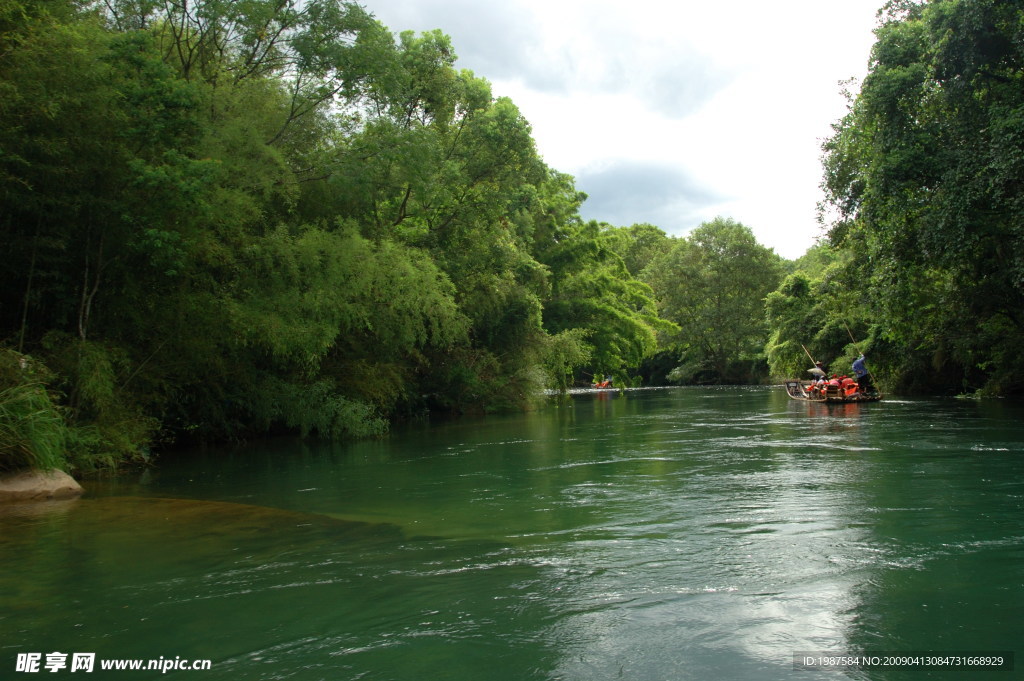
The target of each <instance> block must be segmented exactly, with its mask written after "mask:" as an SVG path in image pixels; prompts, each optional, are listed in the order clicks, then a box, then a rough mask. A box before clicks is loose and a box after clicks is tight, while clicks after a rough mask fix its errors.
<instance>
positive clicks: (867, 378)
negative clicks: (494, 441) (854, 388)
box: [853, 352, 871, 393]
mask: <svg viewBox="0 0 1024 681" xmlns="http://www.w3.org/2000/svg"><path fill="white" fill-rule="evenodd" d="M853 373H854V375H855V376H857V385H858V387H859V388H860V391H861V392H862V393H864V392H867V391H868V390H870V389H871V374H870V372H868V368H867V366H866V365H865V364H864V353H863V352H862V353H861V354H860V357H858V358H857V359H855V360H853Z"/></svg>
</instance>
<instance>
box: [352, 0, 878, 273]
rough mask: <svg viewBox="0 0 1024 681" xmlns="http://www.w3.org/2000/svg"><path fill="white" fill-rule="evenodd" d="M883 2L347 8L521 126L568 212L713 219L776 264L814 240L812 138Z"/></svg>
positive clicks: (575, 1) (816, 195) (820, 133)
mask: <svg viewBox="0 0 1024 681" xmlns="http://www.w3.org/2000/svg"><path fill="white" fill-rule="evenodd" d="M883 2H884V0H779V1H777V2H767V1H766V0H731V1H730V0H724V1H722V2H707V0H704V1H702V2H696V1H694V0H676V1H675V2H668V1H666V0H632V1H631V2H622V1H621V0H620V1H617V2H612V1H611V0H498V1H497V2H492V1H490V0H363V1H360V2H359V4H361V5H363V6H365V7H366V8H367V9H368V10H369V11H370V12H372V13H373V14H374V15H375V16H376V17H377V18H378V19H379V20H380V21H381V22H383V23H384V24H385V25H386V26H387V27H388V28H389V29H391V30H392V31H393V32H395V33H398V32H400V31H403V30H415V31H424V30H430V29H435V28H439V29H441V30H442V31H444V32H445V33H447V34H448V35H450V36H451V38H452V43H453V46H454V48H455V52H456V53H457V54H458V55H459V60H458V62H457V64H456V66H457V67H458V68H465V69H470V70H472V71H473V72H474V73H475V74H476V75H478V76H481V77H483V78H486V79H487V80H489V81H490V82H491V84H492V86H493V90H494V94H495V96H508V97H510V98H511V99H512V100H513V101H514V102H515V103H516V104H517V105H518V106H519V109H520V110H521V111H522V112H523V115H524V116H525V117H526V119H527V120H528V121H529V122H530V124H531V125H532V127H533V137H534V139H535V140H536V142H537V148H538V150H539V152H540V154H541V156H543V158H544V160H545V162H546V163H547V164H548V165H549V166H551V167H553V168H555V169H557V170H559V171H562V172H565V173H569V174H571V175H573V176H575V177H576V186H577V188H578V189H580V190H581V191H584V192H586V193H587V194H588V195H589V197H590V198H589V199H588V200H587V202H586V203H585V204H584V206H583V209H582V213H583V217H584V218H587V219H590V218H594V219H598V220H603V221H606V222H609V223H611V224H614V225H621V226H628V225H631V224H634V223H638V222H648V223H651V224H654V225H657V226H658V227H661V228H662V229H663V230H665V231H666V232H668V233H669V234H675V235H679V236H682V235H684V234H686V233H687V232H688V231H689V230H691V229H693V228H694V227H697V226H698V225H700V223H701V222H703V221H705V220H710V219H712V218H714V217H715V216H718V215H721V216H725V217H731V218H734V219H736V220H739V221H740V222H742V223H744V224H745V225H747V226H748V227H750V228H751V229H752V230H753V231H754V234H755V235H756V236H757V238H758V240H759V241H760V242H761V243H762V244H764V245H765V246H769V247H771V248H774V249H775V251H776V252H777V253H779V254H780V255H782V256H784V257H786V258H796V257H799V256H800V255H802V254H803V253H804V251H806V250H807V248H809V247H810V246H811V245H813V243H814V240H815V238H816V237H817V236H819V234H820V228H819V226H818V224H817V222H816V219H815V207H816V204H817V202H818V201H819V199H820V196H821V195H820V190H819V189H818V185H819V184H820V182H821V161H820V156H821V142H822V141H823V140H824V139H825V138H826V137H828V136H829V135H830V133H831V127H830V126H831V124H832V123H833V122H834V121H836V120H838V119H839V118H840V117H842V115H843V114H844V113H845V111H846V101H845V99H844V98H843V97H842V95H841V94H840V91H841V88H840V85H839V82H840V81H843V80H847V79H849V78H862V77H863V76H864V73H865V71H866V67H867V63H868V57H869V52H870V49H871V45H872V44H873V41H874V35H873V33H872V29H873V28H874V27H875V13H876V11H877V9H878V7H879V6H881V4H883Z"/></svg>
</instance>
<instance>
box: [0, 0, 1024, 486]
mask: <svg viewBox="0 0 1024 681" xmlns="http://www.w3.org/2000/svg"><path fill="white" fill-rule="evenodd" d="M877 36H878V41H877V44H876V46H875V48H874V51H873V53H872V55H871V61H870V70H869V74H868V76H867V77H866V78H865V80H864V81H863V83H861V84H860V88H859V92H856V93H854V92H851V93H850V106H849V113H848V114H847V115H846V117H845V118H843V120H841V121H839V122H838V123H837V124H836V126H835V133H834V135H833V136H832V138H831V139H830V140H828V141H827V143H826V144H825V147H824V165H825V179H824V184H823V186H824V188H825V190H826V193H827V200H826V202H825V204H823V206H822V215H823V220H824V222H825V223H826V224H827V226H828V233H827V236H826V237H825V238H824V239H823V241H822V243H820V244H819V245H818V246H815V247H814V248H812V249H811V250H810V251H809V252H808V253H807V254H806V255H805V256H804V257H802V258H801V259H800V260H798V261H796V262H789V261H785V260H783V259H782V258H780V257H779V256H777V255H776V254H775V253H774V252H773V251H772V250H771V249H768V248H766V247H764V246H762V245H760V244H759V243H757V241H756V239H755V238H754V236H753V233H752V231H751V230H750V229H749V228H748V227H747V226H745V225H743V224H740V223H738V222H736V221H734V220H731V219H728V218H718V219H716V220H712V221H710V222H707V223H705V224H702V225H700V226H695V227H696V228H695V229H694V230H693V231H691V232H690V233H689V234H687V235H686V236H684V237H675V236H669V235H667V234H665V232H663V231H662V230H661V229H659V228H658V227H657V226H654V225H647V224H637V225H632V226H629V227H621V226H613V225H608V224H603V223H599V222H595V221H584V220H582V219H581V217H580V213H579V209H580V206H581V204H582V202H583V201H585V200H586V196H585V195H584V194H583V193H581V192H580V191H578V190H577V188H576V186H575V184H574V179H573V178H572V177H571V176H568V175H566V174H564V173H561V172H558V171H557V170H556V169H553V168H550V167H548V166H546V165H545V163H544V162H543V160H542V157H541V155H540V153H539V152H538V150H537V148H536V146H535V143H534V140H533V138H532V136H531V130H530V125H529V123H528V121H526V120H525V119H524V117H523V116H522V114H521V113H520V112H519V110H518V109H517V108H516V106H515V104H514V103H513V102H512V101H510V100H509V99H507V98H500V97H498V98H496V97H494V96H493V95H492V92H491V88H490V85H489V83H488V82H487V80H485V79H484V78H481V77H479V76H477V75H475V74H473V73H471V72H469V71H466V70H458V69H456V68H455V63H456V51H455V46H453V45H452V44H451V41H450V40H449V38H448V37H447V36H446V35H445V34H444V33H442V32H441V31H433V32H428V33H423V34H420V35H416V34H413V33H411V32H404V33H400V34H394V33H392V32H391V31H390V30H389V29H388V28H387V27H385V26H383V25H381V24H380V23H379V22H378V21H376V20H375V19H374V17H373V16H371V15H370V14H368V13H367V12H366V11H365V10H364V9H363V8H361V7H360V6H359V5H357V4H350V3H346V2H339V1H338V0H307V1H303V2H299V1H298V0H247V1H246V2H232V1H230V0H192V1H191V2H176V1H174V0H107V1H106V2H102V3H96V2H88V1H79V2H76V1H74V0H35V1H32V0H0V234H2V240H3V241H2V243H3V247H4V253H5V257H4V258H3V259H0V465H3V466H4V467H19V466H24V465H40V466H58V467H62V468H65V469H78V470H85V469H89V468H95V467H99V466H113V465H117V464H118V463H122V462H133V461H134V462H142V461H146V460H149V459H150V458H151V457H152V456H153V452H155V451H156V450H157V449H159V448H161V447H165V446H167V445H169V444H171V443H188V442H200V441H202V442H218V441H239V440H244V439H247V438H251V437H255V436H261V435H264V434H270V433H279V432H297V433H301V434H303V435H306V434H312V435H316V436H321V437H331V438H347V437H364V436H370V435H374V434H379V433H382V432H384V431H385V430H386V429H387V427H388V424H389V423H391V422H393V421H395V420H396V419H404V418H413V417H416V416H418V415H422V414H425V413H430V412H439V411H440V412H450V413H482V412H487V411H493V410H501V409H521V408H527V407H529V406H530V405H531V404H532V403H534V402H535V401H536V400H538V398H539V397H540V396H542V395H543V391H544V389H546V388H547V389H557V388H562V389H564V388H567V387H569V386H572V385H579V384H588V383H589V382H590V381H591V380H592V379H593V378H594V377H605V376H610V377H614V379H615V381H616V385H620V386H621V385H629V384H641V383H642V384H661V383H668V382H672V383H749V382H759V381H766V380H769V379H770V378H771V377H773V376H774V377H782V376H787V375H800V374H802V373H803V372H804V371H805V370H806V368H807V366H808V361H807V358H806V355H805V352H804V350H803V347H801V346H806V347H809V348H813V350H814V352H815V353H816V355H817V356H818V357H820V358H822V359H825V360H826V361H827V362H829V363H831V364H832V366H834V367H837V368H839V369H840V370H842V368H843V367H844V366H848V365H849V362H850V361H851V360H852V359H853V357H854V356H855V355H856V354H857V353H859V352H860V351H864V352H865V353H867V354H868V356H869V358H870V360H871V362H872V365H873V368H874V370H875V373H876V376H877V377H878V378H879V379H880V380H881V381H882V382H883V385H885V386H886V388H887V389H889V390H893V391H912V390H918V391H933V392H934V391H942V392H972V391H976V390H984V391H988V392H991V393H996V394H1005V393H1012V392H1015V391H1017V390H1018V389H1019V388H1020V381H1019V380H1018V379H1016V375H1017V373H1018V372H1016V371H1015V368H1017V367H1018V365H1022V364H1024V349H1022V347H1021V344H1020V343H1019V342H1018V341H1017V339H1018V338H1019V335H1020V328H1019V323H1020V321H1021V313H1022V310H1021V294H1022V291H1024V288H1022V287H1024V256H1022V255H1021V249H1020V245H1021V244H1020V243H1019V242H1020V240H1021V235H1022V231H1021V230H1022V227H1021V225H1020V223H1019V221H1018V220H1017V219H1016V218H1015V216H1016V215H1019V214H1020V213H1021V210H1022V207H1024V206H1022V205H1021V204H1020V201H1021V190H1022V187H1024V185H1022V180H1024V89H1022V87H1021V85H1022V73H1021V66H1022V64H1024V53H1022V51H1024V11H1022V10H1020V9H1018V8H1016V6H1015V3H1003V2H996V1H995V0H987V1H986V0H935V1H933V2H926V3H920V4H918V3H912V2H893V3H890V4H889V5H887V6H886V8H885V9H884V10H883V11H882V13H881V14H880V22H879V28H878V30H877Z"/></svg>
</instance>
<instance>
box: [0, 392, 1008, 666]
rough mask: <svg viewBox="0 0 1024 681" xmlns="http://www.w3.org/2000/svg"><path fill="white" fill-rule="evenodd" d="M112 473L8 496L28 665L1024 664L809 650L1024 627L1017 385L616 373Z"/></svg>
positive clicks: (1003, 634)
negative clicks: (48, 501)
mask: <svg viewBox="0 0 1024 681" xmlns="http://www.w3.org/2000/svg"><path fill="white" fill-rule="evenodd" d="M86 486H87V488H88V489H89V493H88V495H87V496H86V497H85V498H83V499H81V500H78V501H76V502H70V503H67V504H61V505H57V506H56V507H54V508H51V509H50V510H48V511H47V512H41V511H38V510H37V511H32V512H29V511H18V512H11V511H10V510H9V509H8V510H7V512H6V513H4V514H3V515H0V594H3V595H2V596H0V600H2V601H3V605H2V609H0V647H2V649H3V653H2V655H0V677H2V678H33V676H35V675H33V674H31V673H16V665H17V664H18V660H19V659H21V660H23V661H24V660H25V659H26V658H25V654H27V653H40V654H42V662H41V663H40V664H45V662H46V654H48V653H54V652H57V653H62V654H66V655H69V656H70V655H71V654H73V653H95V654H96V660H114V659H145V660H150V659H158V660H160V661H161V662H162V661H172V660H173V661H177V662H180V661H182V660H186V661H191V660H210V668H209V669H208V670H204V671H194V670H175V669H171V670H170V671H169V672H168V673H166V674H162V673H160V672H153V671H150V672H145V671H136V672H133V671H103V670H101V669H100V666H99V662H97V663H96V668H95V670H94V672H93V673H91V674H86V673H82V672H81V671H77V672H71V670H70V657H69V668H66V669H58V671H57V672H56V673H52V674H51V673H48V672H47V671H46V669H42V668H41V671H40V673H39V675H45V677H46V678H65V677H71V678H76V677H77V676H84V677H85V678H101V679H102V678H112V679H126V680H130V679H133V678H134V679H142V678H178V679H196V680H197V681H203V680H207V681H208V680H212V679H218V680H220V679H232V680H235V679H238V680H241V679H245V680H246V681H258V680H270V679H294V680H296V681H314V680H319V679H324V680H330V681H335V680H339V681H340V680H349V679H361V680H381V681H383V680H394V681H412V680H423V681H427V680H429V681H434V680H438V679H450V680H454V681H503V680H509V681H513V680H514V681H530V680H561V679H564V680H571V681H600V680H603V679H636V680H640V681H656V680H665V681H683V680H689V679H752V680H761V679H764V680H772V681H776V680H779V679H806V680H810V681H813V680H814V679H822V680H828V679H836V678H845V679H904V678H905V679H974V678H985V679H988V678H991V679H1009V678H1013V677H1014V675H1015V674H1024V672H1021V671H1017V672H1007V671H979V670H977V669H975V670H962V669H961V670H953V669H948V668H946V669H944V668H941V667H935V666H932V667H930V668H928V669H921V668H912V667H910V666H908V665H910V664H911V662H909V661H906V660H904V661H903V662H902V663H899V666H895V667H888V668H880V667H872V666H870V665H869V666H859V667H857V668H853V667H849V668H845V669H841V670H834V671H822V670H813V671H812V670H807V669H802V668H796V667H798V666H799V665H796V664H795V660H798V659H803V657H802V656H803V655H804V654H809V655H813V656H820V655H824V654H826V653H828V654H832V655H858V654H864V653H866V652H874V651H883V652H898V653H901V654H908V655H909V654H920V653H923V652H932V653H934V652H939V653H962V652H972V653H986V654H987V653H990V652H998V653H1003V652H1008V651H1009V652H1012V651H1014V650H1015V648H1017V647H1018V645H1019V644H1020V643H1021V641H1024V406H1022V405H1020V404H1019V403H1011V402H1004V401H982V402H978V401H970V400H955V399H899V398H893V399H888V400H885V401H882V402H879V403H871V404H863V405H835V406H827V405H821V404H802V403H798V402H795V401H792V400H789V399H787V398H786V396H785V394H784V393H783V391H782V390H781V389H780V388H767V387H753V388H751V387H747V388H675V389H649V390H636V391H625V392H602V393H596V394H595V393H588V394H581V395H573V396H570V397H567V398H564V399H561V400H559V399H553V400H552V403H551V404H550V405H549V406H548V407H547V408H545V409H542V410H539V411H537V412H533V413H528V414H515V415H501V416H488V417H485V418H473V419H461V420H456V421H450V422H444V423H435V424H432V425H425V424H415V425H411V426H406V427H402V428H398V429H396V430H395V431H394V432H392V433H391V434H390V435H388V436H387V437H385V438H383V439H381V440H374V441H367V442H358V443H354V444H345V445H338V444H334V445H332V444H315V443H314V444H310V443H306V444H302V443H298V442H296V441H293V440H280V441H273V442H267V443H261V444H258V445H253V446H249V447H246V448H244V449H236V450H227V449H223V450H217V451H197V452H191V453H182V454H177V455H174V456H166V457H165V458H164V459H163V460H162V461H160V462H159V465H158V466H156V467H155V468H153V469H150V470H146V471H144V472H142V473H135V474H130V475H124V476H121V477H118V478H114V479H108V480H92V481H86ZM1016 652H1018V653H1020V652H1022V650H1021V649H1018V650H1017V651H1016ZM19 655H20V656H21V657H20V658H19ZM58 659H59V658H58ZM1021 665H1024V661H1018V662H1017V666H1018V667H1021V668H1022V669H1024V667H1022V666H1021ZM1017 678H1020V677H1017Z"/></svg>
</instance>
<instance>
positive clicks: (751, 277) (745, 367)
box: [642, 218, 783, 382]
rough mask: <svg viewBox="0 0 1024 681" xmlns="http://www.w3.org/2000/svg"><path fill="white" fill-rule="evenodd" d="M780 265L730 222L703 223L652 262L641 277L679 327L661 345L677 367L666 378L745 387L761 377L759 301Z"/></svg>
mask: <svg viewBox="0 0 1024 681" xmlns="http://www.w3.org/2000/svg"><path fill="white" fill-rule="evenodd" d="M782 273H783V265H782V260H781V259H780V258H779V257H778V256H777V255H776V254H775V253H774V252H773V251H772V250H770V249H768V248H765V247H764V246H761V245H760V244H758V243H757V240H756V239H755V238H754V235H753V233H752V232H751V231H750V229H749V228H748V227H746V226H744V225H742V224H740V223H738V222H735V221H734V220H730V219H725V218H717V219H715V220H713V221H711V222H708V223H704V224H703V225H701V226H700V227H699V228H697V229H696V230H694V231H693V232H692V233H691V234H690V235H689V236H688V237H687V238H686V239H680V240H676V241H675V243H674V244H673V245H672V248H671V250H669V251H667V252H665V253H663V254H661V255H659V256H658V257H656V258H655V259H654V260H653V261H652V262H651V264H650V265H648V267H647V268H646V269H645V270H644V272H643V274H642V277H643V279H644V280H645V281H647V282H648V283H649V284H650V285H651V287H652V288H653V289H654V291H655V293H656V295H657V298H658V303H659V312H660V314H661V315H662V316H664V317H665V318H666V319H668V320H671V321H672V322H674V323H675V324H677V325H678V328H679V330H678V332H676V333H673V334H671V335H670V336H668V338H667V339H666V340H667V342H668V343H670V344H671V345H674V346H675V347H676V348H677V353H678V356H679V357H680V360H681V364H680V365H679V367H678V369H677V370H675V371H674V372H673V373H672V380H674V381H682V382H707V381H724V382H750V381H756V380H758V379H759V378H760V374H761V373H762V368H761V367H763V365H764V359H763V356H762V349H763V347H764V343H765V339H766V336H767V333H768V331H767V328H766V326H765V320H764V301H765V297H766V296H767V295H768V294H769V292H771V291H772V290H773V289H774V288H775V287H776V286H778V283H779V280H780V279H781V277H782Z"/></svg>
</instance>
